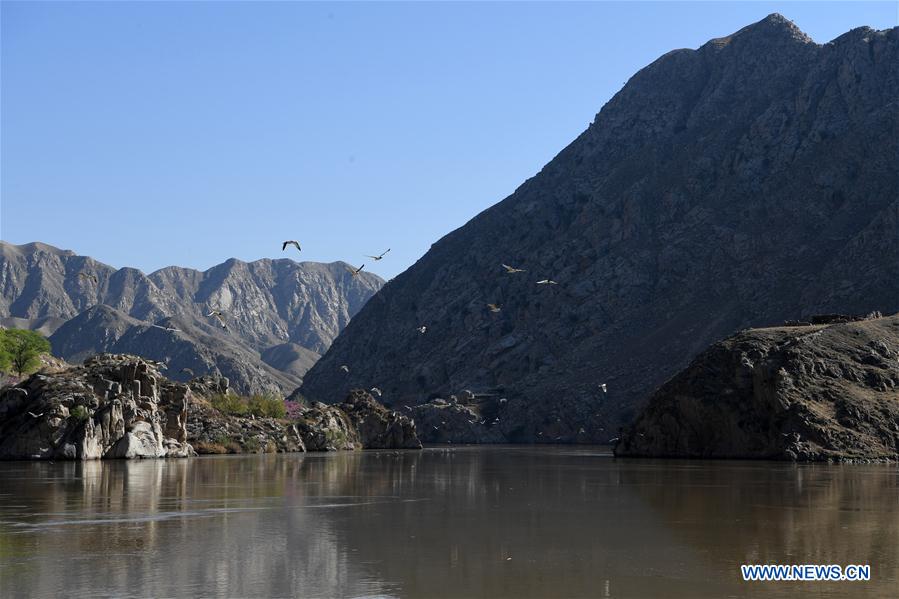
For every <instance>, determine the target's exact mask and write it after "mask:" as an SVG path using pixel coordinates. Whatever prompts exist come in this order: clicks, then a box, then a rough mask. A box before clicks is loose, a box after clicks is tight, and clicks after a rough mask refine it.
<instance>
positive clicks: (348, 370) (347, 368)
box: [340, 364, 350, 374]
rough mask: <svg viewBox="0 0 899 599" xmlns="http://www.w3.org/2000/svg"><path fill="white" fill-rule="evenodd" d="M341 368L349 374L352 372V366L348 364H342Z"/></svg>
mask: <svg viewBox="0 0 899 599" xmlns="http://www.w3.org/2000/svg"><path fill="white" fill-rule="evenodd" d="M340 369H341V370H342V371H344V372H346V373H347V374H349V372H350V367H349V366H347V365H346V364H343V365H341V367H340Z"/></svg>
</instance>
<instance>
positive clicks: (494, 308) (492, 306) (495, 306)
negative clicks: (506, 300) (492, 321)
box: [487, 304, 502, 313]
mask: <svg viewBox="0 0 899 599" xmlns="http://www.w3.org/2000/svg"><path fill="white" fill-rule="evenodd" d="M487 309H488V310H490V311H491V312H494V313H496V312H499V311H500V310H502V308H500V307H499V304H487Z"/></svg>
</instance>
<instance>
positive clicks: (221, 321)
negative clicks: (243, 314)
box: [206, 310, 228, 329]
mask: <svg viewBox="0 0 899 599" xmlns="http://www.w3.org/2000/svg"><path fill="white" fill-rule="evenodd" d="M206 316H207V318H208V317H209V316H215V319H216V320H217V321H219V324H220V325H222V328H223V329H227V328H228V327H227V325H225V319H224V318H222V316H223V315H222V311H221V310H213V311H211V312H210V313H209V314H207V315H206Z"/></svg>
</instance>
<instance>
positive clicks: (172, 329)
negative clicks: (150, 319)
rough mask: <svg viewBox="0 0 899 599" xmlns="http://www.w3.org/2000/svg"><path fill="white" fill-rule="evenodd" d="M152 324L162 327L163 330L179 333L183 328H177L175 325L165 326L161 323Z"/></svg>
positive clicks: (158, 327) (155, 326)
mask: <svg viewBox="0 0 899 599" xmlns="http://www.w3.org/2000/svg"><path fill="white" fill-rule="evenodd" d="M150 326H151V327H154V328H157V329H162V330H163V331H171V332H172V333H178V332H180V331H181V329H176V328H174V327H164V326H162V325H161V324H151V325H150Z"/></svg>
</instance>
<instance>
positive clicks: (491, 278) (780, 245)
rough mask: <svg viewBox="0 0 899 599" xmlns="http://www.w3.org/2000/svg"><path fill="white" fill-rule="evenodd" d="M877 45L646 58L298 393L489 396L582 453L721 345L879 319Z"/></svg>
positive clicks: (437, 246)
mask: <svg viewBox="0 0 899 599" xmlns="http://www.w3.org/2000/svg"><path fill="white" fill-rule="evenodd" d="M797 32H798V33H797ZM897 42H899V29H897V28H894V29H890V30H886V31H874V30H871V29H869V28H857V29H854V30H852V31H850V32H848V33H847V34H843V35H841V36H839V37H838V38H836V39H835V40H834V41H832V42H828V43H826V44H816V43H814V42H813V41H811V40H810V39H809V38H808V36H806V35H805V34H802V33H801V31H799V30H798V28H796V27H795V26H794V25H792V23H790V22H789V21H787V20H786V19H784V18H783V17H782V16H779V15H772V16H769V17H768V18H766V19H764V20H762V21H761V22H760V23H756V24H754V25H750V26H748V27H745V28H743V29H741V30H740V31H738V32H736V33H734V34H732V35H730V36H725V37H724V38H717V39H716V40H711V41H710V42H707V43H705V44H703V45H702V46H700V47H699V48H698V49H696V50H679V51H673V52H669V53H667V54H665V55H663V56H661V57H660V58H658V59H657V60H655V61H653V62H652V63H650V64H649V65H647V66H646V67H644V68H643V69H641V70H640V71H638V72H637V73H636V74H635V75H634V76H633V77H631V79H630V80H629V81H628V82H627V84H626V85H625V86H624V88H623V89H622V90H621V91H619V92H618V93H617V94H616V95H615V96H614V97H613V98H612V99H611V100H610V101H609V102H608V103H606V105H605V106H603V107H602V109H601V110H600V111H599V113H597V116H596V118H595V119H594V121H593V122H592V123H591V124H590V126H589V127H588V128H587V129H586V130H585V131H584V132H583V133H582V134H580V135H579V136H578V137H577V138H576V139H575V140H574V141H573V142H572V143H570V144H569V145H567V146H566V147H565V148H564V149H562V150H561V151H560V152H559V153H558V154H557V155H556V156H555V158H553V160H551V161H550V162H549V163H548V164H547V165H546V166H544V167H543V168H542V169H541V170H540V172H539V173H538V174H536V175H535V176H533V177H531V178H529V179H527V180H526V181H525V182H524V183H522V185H520V186H519V187H518V188H517V189H516V190H515V191H514V192H513V193H512V194H511V195H509V196H507V197H506V198H504V199H503V200H501V201H499V202H498V203H497V204H495V205H493V206H491V207H490V208H488V209H486V210H484V211H482V212H481V213H479V214H478V215H477V216H475V217H474V218H472V219H471V220H469V221H468V222H467V223H466V224H465V225H463V226H462V227H460V228H459V229H456V230H455V231H453V232H451V233H449V234H447V235H446V236H444V237H442V238H441V239H439V240H438V241H437V242H435V243H434V244H433V245H432V246H431V248H430V250H429V251H428V252H427V253H426V254H425V256H423V257H422V258H421V259H420V260H418V261H417V262H416V263H415V264H414V265H413V266H412V267H410V268H409V269H408V270H407V271H405V272H404V273H402V274H400V275H399V276H397V277H396V278H395V279H394V280H393V281H391V282H389V283H388V284H386V285H385V286H384V287H383V289H382V290H381V291H379V293H378V294H377V295H376V296H375V297H374V298H373V300H372V301H370V302H369V303H368V304H367V305H366V306H365V308H364V309H363V310H362V311H360V313H359V314H358V315H357V316H356V318H354V319H353V321H352V322H351V323H350V324H349V325H348V326H347V328H346V329H345V330H344V331H343V332H342V333H341V335H340V336H338V338H337V339H336V340H335V342H334V343H333V344H332V346H331V348H330V349H329V351H328V352H327V353H326V354H325V355H324V356H323V357H322V359H321V360H319V361H318V362H317V363H316V365H315V366H313V368H312V369H311V370H310V371H309V372H308V373H307V374H306V376H305V377H304V383H303V386H302V387H301V388H300V390H299V391H298V394H301V395H303V396H305V397H308V398H310V399H315V400H321V401H329V402H330V401H339V399H340V397H341V396H342V394H344V393H345V392H346V391H348V389H349V388H351V387H352V386H360V387H362V386H364V387H366V388H367V387H368V386H372V385H376V386H378V387H379V388H380V389H381V390H382V391H383V392H384V397H383V398H382V400H383V401H385V402H387V403H388V404H393V405H418V404H422V403H424V402H426V401H428V400H429V399H432V398H434V397H444V398H446V397H448V396H450V395H461V392H462V391H463V390H465V389H469V390H472V391H474V392H475V393H479V392H486V391H488V390H498V392H499V393H501V394H505V395H506V396H507V399H508V400H509V401H510V402H513V401H515V402H519V401H520V402H521V405H523V406H524V407H523V408H522V413H523V415H522V416H521V418H519V419H517V420H515V419H514V418H513V423H510V424H509V428H508V429H507V430H506V431H505V432H504V433H503V434H504V436H505V438H506V439H507V440H521V441H535V440H536V441H539V440H541V438H542V439H546V437H547V436H548V435H546V434H541V435H538V433H544V432H548V431H549V428H550V424H552V428H553V431H552V432H553V437H552V438H554V439H560V440H562V441H574V440H577V441H580V442H603V441H607V440H608V439H609V438H611V437H613V436H615V431H616V430H617V427H618V426H620V425H621V424H622V423H624V422H627V421H629V420H630V418H631V417H632V416H633V414H634V411H635V410H636V409H637V408H638V407H639V405H640V403H641V402H642V401H643V400H645V398H646V397H647V396H648V395H649V393H650V392H651V391H652V390H653V389H654V388H655V387H656V386H657V385H659V384H661V383H662V382H664V380H665V379H666V378H667V377H668V376H671V375H673V374H674V373H675V372H677V370H679V369H680V368H682V367H683V366H686V363H687V361H688V360H689V358H690V357H692V356H693V355H696V353H698V352H699V351H701V350H702V349H704V348H705V347H706V346H707V345H708V344H710V343H712V342H714V341H716V340H718V339H720V338H723V337H725V336H726V335H728V334H730V333H732V332H734V331H735V330H739V329H740V328H746V327H750V326H758V325H762V324H771V323H776V322H779V321H783V320H786V319H792V318H796V316H797V315H798V314H812V313H823V312H848V313H867V312H871V311H874V310H881V311H884V312H891V311H895V310H896V309H897V308H899V306H897V305H896V303H897V301H899V293H897V291H899V290H897V285H899V284H897V283H896V281H897V280H899V266H897V264H899V259H897V257H899V242H897V240H896V237H897V235H896V231H897V220H899V219H897V213H899V200H897V199H896V198H897V197H899V192H897V182H896V177H895V176H894V175H893V174H891V173H893V169H894V166H895V161H894V159H893V158H894V157H895V156H896V155H897V152H899V148H897V139H899V135H896V132H897V118H896V113H895V111H890V110H889V109H888V103H889V102H890V101H891V99H893V98H895V97H896V96H897V93H899V77H897V74H896V72H895V69H893V68H891V65H892V64H895V62H896V60H897V54H899V52H897V47H899V43H897ZM501 264H510V265H513V266H517V267H521V268H523V269H526V270H527V272H526V273H517V274H505V273H504V272H503V270H502V268H501V266H500V265H501ZM544 278H550V279H554V280H556V281H558V282H559V285H557V286H550V285H544V286H541V287H538V286H536V285H535V281H536V280H537V279H544ZM491 303H493V304H500V306H501V310H500V311H499V312H490V311H489V310H487V304H491ZM422 325H425V326H427V327H428V329H427V333H426V334H424V335H421V334H419V333H418V332H417V331H416V329H417V327H419V326H422ZM341 365H347V366H348V367H349V369H350V372H349V373H345V372H342V371H341V370H340V368H339V367H340V366H341ZM602 383H607V384H608V389H609V391H608V393H603V392H601V391H598V385H600V384H602ZM557 423H560V424H558V425H557ZM581 429H584V430H585V432H584V433H580V430H581Z"/></svg>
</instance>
